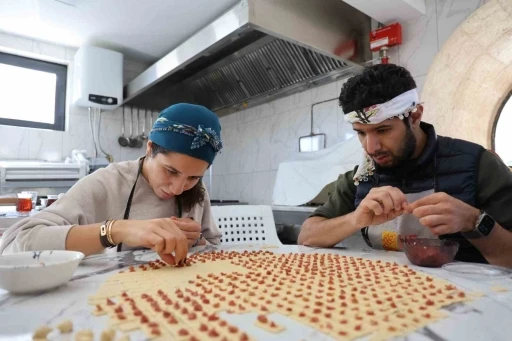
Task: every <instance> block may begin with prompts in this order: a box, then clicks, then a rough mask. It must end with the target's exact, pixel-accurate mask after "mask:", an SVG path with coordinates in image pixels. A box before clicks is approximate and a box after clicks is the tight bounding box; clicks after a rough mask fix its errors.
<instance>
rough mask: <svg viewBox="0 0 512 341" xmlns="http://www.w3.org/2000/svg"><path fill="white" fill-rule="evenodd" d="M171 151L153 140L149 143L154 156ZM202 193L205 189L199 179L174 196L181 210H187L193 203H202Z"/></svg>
mask: <svg viewBox="0 0 512 341" xmlns="http://www.w3.org/2000/svg"><path fill="white" fill-rule="evenodd" d="M169 153H172V151H170V150H167V149H165V148H163V147H162V146H159V145H158V144H156V143H155V142H153V143H152V144H151V156H155V155H157V154H164V155H166V154H169ZM204 193H205V189H204V186H203V182H202V180H201V179H199V181H198V182H197V184H196V185H195V186H194V187H192V188H191V189H189V190H188V191H183V193H181V194H180V195H178V196H176V198H177V199H178V200H180V202H181V205H182V208H183V212H189V211H190V210H191V209H192V207H194V206H195V205H197V204H199V205H201V206H202V205H203V202H204Z"/></svg>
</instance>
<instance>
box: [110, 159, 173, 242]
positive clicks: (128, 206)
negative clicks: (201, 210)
mask: <svg viewBox="0 0 512 341" xmlns="http://www.w3.org/2000/svg"><path fill="white" fill-rule="evenodd" d="M145 158H146V157H145V156H144V157H142V158H141V159H140V161H139V170H138V171H137V177H136V178H135V182H134V183H133V187H132V190H131V192H130V196H129V197H128V202H127V203H126V208H125V209H124V217H123V219H124V220H128V219H129V218H130V209H131V208H132V200H133V193H135V186H136V185H137V180H139V176H140V174H141V173H142V165H143V164H144V159H145ZM175 198H176V205H178V218H181V215H182V208H181V200H180V198H179V196H178V197H175ZM122 248H123V243H119V244H117V252H119V251H121V249H122Z"/></svg>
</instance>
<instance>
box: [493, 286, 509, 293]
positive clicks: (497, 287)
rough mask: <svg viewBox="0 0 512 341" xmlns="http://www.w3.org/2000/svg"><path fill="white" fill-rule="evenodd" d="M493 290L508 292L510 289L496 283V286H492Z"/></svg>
mask: <svg viewBox="0 0 512 341" xmlns="http://www.w3.org/2000/svg"><path fill="white" fill-rule="evenodd" d="M491 290H492V291H494V292H507V291H508V289H507V288H505V287H502V286H500V285H495V286H493V287H492V288H491Z"/></svg>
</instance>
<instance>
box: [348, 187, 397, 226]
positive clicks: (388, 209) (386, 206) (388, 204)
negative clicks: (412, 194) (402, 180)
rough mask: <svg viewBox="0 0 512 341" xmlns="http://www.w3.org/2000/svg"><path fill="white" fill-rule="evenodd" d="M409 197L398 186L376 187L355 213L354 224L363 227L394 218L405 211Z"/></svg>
mask: <svg viewBox="0 0 512 341" xmlns="http://www.w3.org/2000/svg"><path fill="white" fill-rule="evenodd" d="M406 207H407V199H406V197H405V195H404V194H403V193H402V191H400V190H399V189H398V188H396V187H391V186H384V187H374V188H372V189H371V190H370V192H369V193H368V195H367V196H366V198H364V199H363V200H362V201H361V203H360V204H359V206H358V207H357V209H356V210H355V211H354V213H353V223H354V226H357V227H359V228H363V227H366V226H370V225H379V224H383V223H385V222H387V221H390V220H393V219H395V218H396V217H398V216H401V215H402V214H403V213H405V212H406V211H405V208H406Z"/></svg>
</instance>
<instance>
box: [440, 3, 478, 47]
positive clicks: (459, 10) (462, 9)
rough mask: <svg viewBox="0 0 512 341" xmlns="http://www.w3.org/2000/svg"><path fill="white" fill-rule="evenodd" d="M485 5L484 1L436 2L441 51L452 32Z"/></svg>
mask: <svg viewBox="0 0 512 341" xmlns="http://www.w3.org/2000/svg"><path fill="white" fill-rule="evenodd" d="M483 3H484V2H483V0H465V1H461V0H436V13H437V35H438V46H439V50H440V49H441V48H442V47H443V44H444V43H445V42H446V41H447V40H448V38H449V37H450V35H451V34H452V32H453V31H455V29H456V28H457V27H458V26H459V25H460V24H461V23H462V22H463V21H464V20H465V19H466V18H467V17H469V15H470V14H471V13H473V12H474V11H475V10H476V9H477V8H478V7H480V6H482V5H483Z"/></svg>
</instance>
